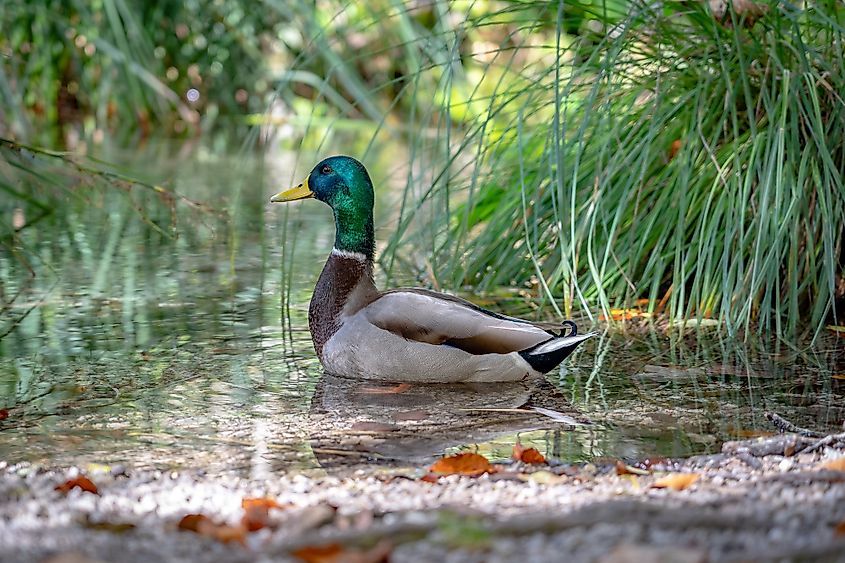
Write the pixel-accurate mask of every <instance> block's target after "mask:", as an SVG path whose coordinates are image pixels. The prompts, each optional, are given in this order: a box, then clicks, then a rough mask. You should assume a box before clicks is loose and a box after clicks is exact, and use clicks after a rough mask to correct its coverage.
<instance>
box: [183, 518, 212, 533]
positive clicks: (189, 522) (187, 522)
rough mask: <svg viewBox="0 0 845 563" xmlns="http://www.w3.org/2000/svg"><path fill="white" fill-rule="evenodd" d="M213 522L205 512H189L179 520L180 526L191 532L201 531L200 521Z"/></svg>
mask: <svg viewBox="0 0 845 563" xmlns="http://www.w3.org/2000/svg"><path fill="white" fill-rule="evenodd" d="M205 521H208V522H211V518H209V517H208V516H206V515H205V514H188V515H186V516H183V517H182V519H181V520H179V524H178V528H179V529H180V530H187V531H189V532H199V525H200V522H205Z"/></svg>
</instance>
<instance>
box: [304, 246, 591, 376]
mask: <svg viewBox="0 0 845 563" xmlns="http://www.w3.org/2000/svg"><path fill="white" fill-rule="evenodd" d="M309 326H310V329H311V334H312V338H313V340H314V347H315V349H316V350H317V354H318V356H319V357H320V361H321V362H322V364H323V366H324V367H325V368H326V370H327V371H328V372H329V373H332V374H334V375H339V376H344V377H356V378H360V379H372V380H383V381H407V382H421V383H433V382H437V383H455V382H494V381H517V380H521V379H523V378H525V377H528V376H536V375H539V374H540V373H541V371H538V369H535V367H532V363H530V362H529V361H528V359H531V355H532V354H537V355H538V357H539V356H541V355H542V356H544V357H548V356H549V355H552V354H555V353H558V354H559V355H560V353H563V355H562V356H561V359H562V358H563V357H565V355H568V352H565V351H564V350H563V349H564V348H567V349H568V350H570V351H571V349H574V348H575V347H576V346H577V345H578V344H579V343H580V342H582V341H583V340H586V339H587V338H590V337H591V336H592V333H590V334H583V335H577V336H576V335H573V336H559V335H557V334H555V333H553V332H551V331H550V329H551V325H542V324H534V323H530V322H527V321H523V320H520V319H514V318H511V317H506V316H502V315H496V314H494V313H491V312H489V311H485V310H483V309H480V308H479V307H476V306H475V305H473V304H471V303H469V302H468V301H464V300H463V299H459V298H457V297H454V296H451V295H446V294H441V293H435V292H431V291H426V290H421V289H398V290H390V291H385V292H379V291H378V290H377V289H376V287H375V284H374V283H373V278H372V263H371V262H370V261H368V260H367V259H366V257H365V256H362V255H356V254H355V253H349V252H342V251H337V250H335V251H333V252H332V255H331V256H330V257H329V260H328V261H327V263H326V266H325V268H324V269H323V272H322V274H321V275H320V279H319V281H318V282H317V286H316V288H315V291H314V297H313V298H312V301H311V306H310V309H309ZM554 328H556V329H558V330H560V327H559V326H556V327H554ZM559 361H560V360H557V362H554V365H557V363H559ZM536 365H543V364H542V363H540V364H536ZM544 371H548V370H547V369H546V370H544Z"/></svg>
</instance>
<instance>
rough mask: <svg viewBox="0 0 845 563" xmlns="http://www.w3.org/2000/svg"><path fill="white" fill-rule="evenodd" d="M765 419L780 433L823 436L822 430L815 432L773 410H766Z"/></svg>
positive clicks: (814, 436)
mask: <svg viewBox="0 0 845 563" xmlns="http://www.w3.org/2000/svg"><path fill="white" fill-rule="evenodd" d="M766 419H767V420H768V421H769V422H771V423H772V424H773V425H774V427H775V428H777V430H778V432H780V433H781V434H787V433H792V434H799V435H801V436H807V437H808V438H821V437H823V436H824V434H823V433H822V432H816V431H815V430H810V429H808V428H802V427H800V426H797V425H795V424H793V423H791V422H789V421H788V420H786V419H785V418H783V417H782V416H780V415H779V414H777V413H774V412H767V413H766Z"/></svg>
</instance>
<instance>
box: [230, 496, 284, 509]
mask: <svg viewBox="0 0 845 563" xmlns="http://www.w3.org/2000/svg"><path fill="white" fill-rule="evenodd" d="M241 508H243V509H249V508H266V509H267V510H270V509H271V508H285V507H284V506H282V505H281V504H279V503H278V502H276V500H275V499H271V498H269V497H256V498H245V499H243V500H242V501H241Z"/></svg>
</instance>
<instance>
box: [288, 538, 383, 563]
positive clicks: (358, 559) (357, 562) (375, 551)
mask: <svg viewBox="0 0 845 563" xmlns="http://www.w3.org/2000/svg"><path fill="white" fill-rule="evenodd" d="M392 550H393V546H392V545H391V544H390V542H389V541H387V540H382V541H380V542H379V543H377V544H376V545H374V546H373V547H371V548H370V549H350V548H347V547H344V546H342V545H340V544H337V543H330V544H326V545H309V546H306V547H301V548H299V549H297V550H295V551H292V552H291V555H293V556H294V557H296V558H297V559H301V560H302V561H305V563H386V562H387V561H388V558H389V556H390V552H391V551H392Z"/></svg>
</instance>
